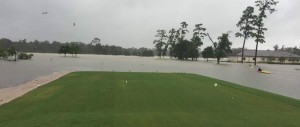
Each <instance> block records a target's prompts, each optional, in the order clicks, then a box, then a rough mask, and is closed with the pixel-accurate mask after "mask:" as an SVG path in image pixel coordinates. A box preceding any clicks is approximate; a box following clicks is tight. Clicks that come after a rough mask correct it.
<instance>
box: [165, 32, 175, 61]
mask: <svg viewBox="0 0 300 127" xmlns="http://www.w3.org/2000/svg"><path fill="white" fill-rule="evenodd" d="M169 34H170V35H169V36H168V42H167V43H168V45H169V46H170V47H169V51H170V57H171V58H173V57H174V48H175V45H176V37H175V34H176V30H175V29H174V28H172V29H171V30H170V31H169Z"/></svg>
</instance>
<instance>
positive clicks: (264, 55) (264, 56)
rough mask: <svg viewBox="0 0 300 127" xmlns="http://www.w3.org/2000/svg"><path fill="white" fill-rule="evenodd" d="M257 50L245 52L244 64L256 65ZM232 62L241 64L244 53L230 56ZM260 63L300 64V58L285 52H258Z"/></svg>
mask: <svg viewBox="0 0 300 127" xmlns="http://www.w3.org/2000/svg"><path fill="white" fill-rule="evenodd" d="M254 56H255V50H245V51H244V62H245V63H254ZM229 59H230V61H231V62H241V60H242V52H240V53H238V54H236V55H231V56H229ZM256 62H258V63H295V64H296V63H300V56H299V55H295V54H292V53H289V52H285V51H271V50H258V51H257V60H256Z"/></svg>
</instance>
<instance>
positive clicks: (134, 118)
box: [0, 72, 300, 127]
mask: <svg viewBox="0 0 300 127" xmlns="http://www.w3.org/2000/svg"><path fill="white" fill-rule="evenodd" d="M126 80H127V81H128V82H127V84H126ZM214 83H218V86H217V87H215V86H214ZM270 85H271V84H270ZM299 118H300V101H298V100H294V99H290V98H286V97H283V96H279V95H274V94H270V93H266V92H263V91H259V90H255V89H250V88H246V87H243V86H239V85H236V84H232V83H229V82H224V81H220V80H216V79H212V78H208V77H204V76H199V75H193V74H179V73H172V74H168V73H167V74H166V73H132V72H131V73H125V72H123V73H117V72H75V73H71V74H68V75H66V76H64V77H62V78H60V79H59V80H56V81H54V82H51V83H49V84H47V85H44V86H42V87H39V88H37V89H36V90H34V91H31V92H30V93H28V94H26V95H25V96H23V97H20V98H18V99H16V100H14V101H13V102H11V103H8V104H4V105H2V106H0V126H1V127H2V126H3V127H9V126H11V127H17V126H22V127H24V126H36V127H40V126H43V127H47V126H49V127H54V126H101V127H105V126H108V127H110V126H112V127H147V126H150V127H185V126H188V127H191V126H194V127H200V126H205V127H210V126H211V127H213V126H217V127H227V126H228V127H233V126H242V127H250V126H251V127H253V126H271V127H276V126H278V127H283V126H286V127H291V126H300V121H299Z"/></svg>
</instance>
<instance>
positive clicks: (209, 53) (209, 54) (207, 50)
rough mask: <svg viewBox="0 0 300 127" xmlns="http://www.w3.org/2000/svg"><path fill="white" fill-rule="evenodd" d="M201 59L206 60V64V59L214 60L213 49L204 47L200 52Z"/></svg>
mask: <svg viewBox="0 0 300 127" xmlns="http://www.w3.org/2000/svg"><path fill="white" fill-rule="evenodd" d="M202 57H203V58H204V59H206V61H207V62H208V58H214V48H213V47H212V46H209V47H206V48H205V49H204V50H203V51H202Z"/></svg>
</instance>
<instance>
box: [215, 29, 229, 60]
mask: <svg viewBox="0 0 300 127" xmlns="http://www.w3.org/2000/svg"><path fill="white" fill-rule="evenodd" d="M228 37H229V33H226V34H222V36H219V37H218V40H219V43H218V44H217V46H216V49H215V56H216V58H217V62H218V64H219V63H220V59H221V58H223V57H226V56H227V54H228V53H230V52H231V47H230V46H231V45H232V43H231V42H230V41H229V39H228Z"/></svg>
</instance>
